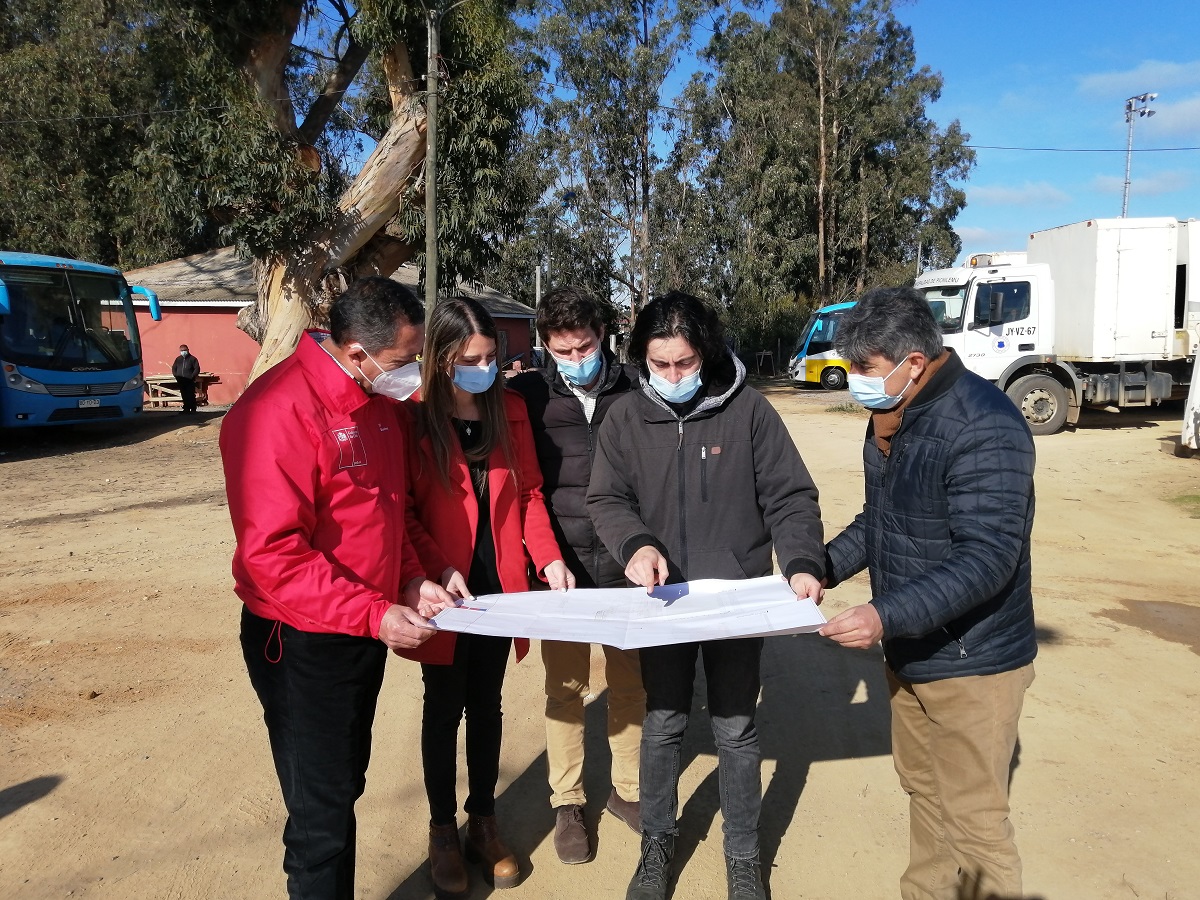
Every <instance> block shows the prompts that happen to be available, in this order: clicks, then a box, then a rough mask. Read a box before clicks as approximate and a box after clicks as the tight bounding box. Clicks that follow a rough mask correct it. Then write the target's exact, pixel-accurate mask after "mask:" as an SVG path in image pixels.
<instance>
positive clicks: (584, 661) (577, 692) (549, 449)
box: [509, 287, 646, 864]
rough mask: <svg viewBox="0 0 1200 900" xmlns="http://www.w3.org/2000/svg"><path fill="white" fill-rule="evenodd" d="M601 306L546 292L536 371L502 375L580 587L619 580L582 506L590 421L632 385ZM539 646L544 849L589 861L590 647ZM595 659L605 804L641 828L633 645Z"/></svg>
mask: <svg viewBox="0 0 1200 900" xmlns="http://www.w3.org/2000/svg"><path fill="white" fill-rule="evenodd" d="M609 312H610V310H608V309H607V308H606V307H605V306H604V305H603V304H602V303H600V301H598V300H597V299H596V298H595V297H593V296H591V295H590V294H589V293H588V292H587V291H584V290H582V289H580V288H574V287H564V288H559V289H558V290H555V291H551V292H550V293H549V294H547V295H546V297H545V298H544V299H543V300H542V302H541V305H540V306H539V307H538V314H537V329H538V334H539V336H540V337H541V339H542V343H543V344H544V345H545V347H546V349H547V350H548V351H549V359H548V360H547V365H546V368H545V369H544V370H542V371H540V372H527V373H524V374H522V375H519V376H517V377H515V378H513V379H512V380H511V381H510V382H509V387H512V388H514V389H515V390H517V391H519V392H520V393H521V394H522V396H524V397H525V403H526V405H527V407H528V409H529V419H530V421H531V423H532V424H533V434H534V439H535V441H536V443H537V454H538V462H539V464H540V465H541V468H542V476H543V478H544V479H545V482H544V485H543V490H544V492H545V494H546V499H547V501H548V503H549V506H550V519H551V522H552V524H553V526H554V531H555V537H556V538H557V539H558V545H559V547H560V548H561V549H562V552H563V556H564V558H565V560H566V563H567V566H568V567H569V568H570V570H571V572H572V573H573V574H574V575H575V581H576V584H577V586H578V587H581V588H597V587H626V585H627V582H626V581H625V570H624V567H623V566H621V565H620V564H619V563H617V561H616V560H614V559H613V558H612V556H611V555H610V554H609V552H608V550H606V549H605V547H604V544H603V543H601V542H600V539H599V538H598V537H597V536H596V531H595V529H594V528H593V526H592V520H591V518H590V517H589V515H588V513H587V508H586V504H587V491H588V483H589V482H590V481H591V475H592V460H593V457H594V455H595V447H596V433H597V431H598V430H599V428H600V423H601V422H602V421H603V420H604V416H605V414H606V413H607V412H608V409H609V408H610V407H611V406H612V404H613V403H615V402H616V401H617V400H618V399H619V398H620V397H622V396H624V395H625V394H626V393H628V392H629V391H630V390H631V389H632V388H633V387H634V386H635V385H636V383H637V378H636V374H633V375H632V376H631V373H630V372H629V371H627V370H626V369H625V368H624V367H623V366H622V365H621V364H620V363H618V362H617V361H616V359H615V358H614V357H613V355H612V354H611V353H610V352H609V351H608V350H607V349H606V348H605V347H604V334H605V326H606V323H607V322H608V321H609ZM541 648H542V661H543V663H544V665H545V667H546V757H547V760H548V762H549V770H550V805H551V806H552V807H553V808H554V809H555V810H556V821H555V827H554V849H555V851H556V852H557V853H558V858H559V859H560V860H561V861H562V862H564V863H567V864H575V863H584V862H588V861H589V860H590V859H591V858H592V845H591V842H590V840H589V836H588V829H587V823H586V822H585V820H584V815H583V808H584V803H585V801H586V797H585V795H584V790H583V757H584V751H583V748H584V700H585V699H586V698H587V697H588V696H589V695H590V694H591V684H590V673H591V656H592V647H591V645H590V644H580V643H570V642H566V641H542V642H541ZM604 659H605V678H606V680H607V682H608V744H609V748H610V750H611V751H612V775H611V777H612V784H613V788H612V792H611V793H610V794H609V797H608V804H607V809H608V811H609V812H610V813H612V814H613V815H614V816H616V817H617V818H618V819H620V820H621V821H622V822H624V823H625V824H627V825H628V826H629V827H630V828H632V829H633V830H634V831H635V832H637V833H638V834H641V830H642V821H641V815H640V813H639V797H640V794H639V784H638V771H639V754H640V752H641V740H642V719H643V718H644V717H645V714H646V695H645V692H644V691H643V689H642V676H641V666H640V663H639V657H638V651H636V650H620V649H617V648H616V647H605V648H604Z"/></svg>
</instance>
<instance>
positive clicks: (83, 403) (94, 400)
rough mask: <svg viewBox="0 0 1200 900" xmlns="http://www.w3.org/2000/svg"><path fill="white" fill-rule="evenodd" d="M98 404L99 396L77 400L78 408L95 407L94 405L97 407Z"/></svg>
mask: <svg viewBox="0 0 1200 900" xmlns="http://www.w3.org/2000/svg"><path fill="white" fill-rule="evenodd" d="M99 405H100V398H99V397H89V398H87V399H86V400H80V401H79V408H80V409H95V408H96V407H98V406H99Z"/></svg>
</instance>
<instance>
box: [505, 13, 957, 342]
mask: <svg viewBox="0 0 1200 900" xmlns="http://www.w3.org/2000/svg"><path fill="white" fill-rule="evenodd" d="M553 9H554V12H553V14H550V15H547V16H545V17H543V18H542V19H541V21H540V23H539V40H540V42H541V46H543V47H545V48H547V51H548V55H549V58H550V59H551V60H552V68H551V70H552V77H553V80H554V82H555V83H556V89H555V90H554V91H553V93H552V96H551V98H550V99H549V101H548V102H547V104H546V106H545V109H544V111H543V116H542V119H541V120H539V121H538V122H536V123H535V126H534V134H532V135H531V137H530V143H531V144H532V145H535V146H538V147H539V148H540V157H539V158H540V160H541V169H542V171H543V172H544V173H545V176H544V179H543V190H544V195H543V199H544V203H543V205H542V207H541V208H540V209H539V210H538V211H537V214H536V215H537V217H539V218H538V220H537V221H536V222H534V221H531V223H530V225H529V227H528V229H527V233H528V234H537V235H538V238H537V239H536V240H534V241H533V244H534V245H535V246H531V245H530V241H529V240H527V241H526V242H525V243H524V244H522V245H520V247H519V248H517V247H514V248H513V250H512V252H511V254H510V255H512V256H520V257H521V260H520V264H519V267H518V268H519V269H520V270H521V271H525V272H528V271H531V270H532V268H533V265H534V264H535V263H536V257H537V254H536V250H537V249H538V247H539V246H540V247H541V248H542V249H543V251H544V250H545V249H546V248H548V247H549V246H551V245H553V244H555V243H561V240H560V238H559V235H562V234H565V235H566V236H567V239H568V243H569V245H570V247H569V250H568V252H569V253H570V254H571V257H572V268H573V270H574V271H581V272H586V273H587V274H588V277H591V278H593V279H594V278H596V277H597V275H598V274H599V276H600V277H601V278H602V279H607V280H608V281H609V283H610V285H614V286H616V288H617V289H618V290H619V291H621V292H623V293H624V294H625V295H627V296H628V295H631V294H632V295H633V296H635V297H636V296H639V294H643V292H644V291H645V286H646V285H648V286H649V291H650V292H652V293H653V292H657V291H662V290H666V289H669V288H684V289H689V290H692V291H694V292H697V293H700V294H703V295H707V296H709V297H711V298H713V299H715V300H717V301H719V302H721V303H723V304H724V305H725V306H726V307H727V309H728V314H729V318H730V321H731V324H732V325H733V326H734V328H735V330H736V331H737V333H738V334H739V336H740V338H741V340H742V342H743V344H744V345H746V346H747V347H774V346H775V343H776V340H778V339H779V338H780V337H786V338H787V339H788V340H789V342H790V340H791V338H792V337H794V335H795V333H796V332H797V331H799V329H800V327H801V326H802V324H803V322H804V320H805V318H806V317H807V315H808V313H809V312H810V311H811V309H812V308H813V307H815V306H817V305H821V304H823V303H829V302H834V301H837V300H843V299H848V298H850V297H853V296H856V295H857V294H859V293H861V292H862V291H863V290H865V289H866V288H867V287H869V286H871V285H873V284H878V283H899V282H902V281H904V280H906V279H907V278H908V277H909V275H910V273H911V272H913V271H914V269H915V268H916V265H917V257H918V254H919V255H920V256H921V259H922V261H923V262H925V263H927V264H934V265H937V264H949V263H950V262H951V261H952V260H953V258H954V257H955V256H956V255H957V252H958V249H959V248H958V239H957V237H956V236H955V235H954V232H953V231H952V229H951V224H952V222H953V220H954V218H955V216H956V215H957V214H958V212H959V211H960V210H961V209H962V207H963V205H964V204H965V195H964V193H963V192H962V190H961V189H960V188H959V187H958V186H957V183H958V182H960V181H961V180H962V179H965V178H966V177H967V175H968V173H969V171H970V168H971V166H972V165H973V163H974V155H973V153H972V151H971V150H970V149H969V148H967V147H966V146H965V144H966V135H964V134H963V132H962V129H961V128H960V126H959V125H958V123H957V122H952V123H950V124H949V125H948V126H946V127H944V128H942V127H939V126H938V125H937V123H935V122H934V121H932V120H931V119H930V118H929V115H928V107H929V106H930V104H932V103H934V102H935V101H936V100H937V98H938V95H939V93H940V91H941V84H942V83H941V77H940V76H939V75H937V74H936V73H934V72H931V71H930V70H929V69H928V68H927V67H923V66H920V65H919V64H918V62H917V59H916V53H915V49H914V43H913V36H912V33H911V31H910V30H909V29H907V28H906V27H904V26H903V25H902V24H901V23H900V22H899V21H898V20H897V19H896V17H895V15H894V14H893V10H892V3H891V0H783V2H781V3H779V5H777V6H774V7H773V8H771V9H769V10H768V13H769V15H766V16H764V15H762V14H761V12H760V8H758V7H756V8H755V9H754V10H753V11H746V10H741V11H738V12H734V13H732V14H729V15H727V16H725V17H720V18H714V19H710V20H706V21H708V22H709V24H711V25H712V26H713V27H712V29H711V30H712V36H711V38H710V40H709V41H708V44H707V46H706V47H705V48H704V49H703V50H702V51H701V52H700V54H699V60H698V61H699V63H700V66H699V69H700V71H698V72H697V73H696V74H695V75H694V76H693V78H692V79H691V81H690V82H689V83H688V85H687V86H686V88H685V89H684V90H683V92H682V94H681V95H680V96H679V97H678V98H676V99H675V100H674V101H673V102H672V101H671V100H670V99H669V98H665V97H663V96H662V87H663V83H664V82H663V80H662V77H663V74H664V73H665V72H667V71H669V70H670V66H672V65H677V64H678V56H679V54H680V53H681V52H682V51H683V50H684V49H686V48H685V46H684V44H683V43H681V40H682V38H683V36H684V35H686V34H687V33H688V29H689V28H690V27H691V25H692V24H693V23H694V22H695V20H696V19H695V17H696V16H697V15H698V12H699V8H698V7H696V6H688V7H681V6H678V5H671V4H664V5H662V6H655V5H651V6H640V5H638V4H625V5H621V4H618V5H617V6H615V7H614V6H611V5H609V6H605V7H604V8H603V9H600V8H598V7H593V6H592V5H589V4H588V3H585V2H581V0H571V2H567V3H564V4H561V5H555V6H554V7H553ZM645 10H649V11H650V16H651V18H652V20H653V21H655V22H657V26H656V27H657V31H655V30H654V29H653V28H652V29H650V30H648V31H646V30H643V32H642V33H646V34H659V35H663V36H665V37H663V38H662V39H660V40H659V41H658V42H657V43H655V42H651V43H650V45H648V46H645V47H643V46H642V44H644V43H645V42H641V43H639V41H638V40H637V39H636V35H635V34H634V32H635V31H636V29H634V28H633V27H632V25H630V24H629V23H635V24H636V22H637V14H638V13H639V11H645ZM622 17H624V18H622ZM706 28H707V25H706ZM643 72H644V74H640V73H643ZM639 78H640V79H641V80H640V81H639V80H638V79H639ZM635 86H636V89H635ZM647 121H649V122H651V123H653V124H654V129H653V135H654V136H653V138H652V139H651V140H650V142H649V144H648V148H649V152H648V153H646V155H645V157H644V159H645V160H646V161H647V162H649V166H648V167H647V166H645V164H644V163H643V158H642V157H639V156H638V152H637V151H638V149H639V147H640V146H646V145H645V144H639V140H640V137H641V135H642V134H643V133H644V131H645V124H644V123H645V122H647ZM533 155H534V156H536V154H533ZM642 174H645V177H644V178H641V180H639V178H640V176H641V175H642ZM564 199H569V200H570V204H569V206H568V207H567V208H564V209H562V210H561V211H560V210H559V206H560V204H561V201H562V200H564ZM639 204H640V205H639ZM542 220H545V221H548V222H557V223H558V228H547V227H545V226H544V225H543V224H541V223H542ZM640 235H645V239H640ZM561 253H563V250H561V249H559V250H556V251H555V256H558V255H559V254H561ZM639 254H641V256H639ZM580 257H587V258H589V259H590V260H591V261H592V263H591V265H580V264H579V263H578V262H576V261H575V260H578V259H579V258H580ZM606 268H607V274H606V275H604V274H601V273H603V272H604V270H605V269H606ZM561 271H562V269H560V272H561ZM525 283H528V279H526V281H525ZM585 283H586V282H585ZM643 295H644V294H643Z"/></svg>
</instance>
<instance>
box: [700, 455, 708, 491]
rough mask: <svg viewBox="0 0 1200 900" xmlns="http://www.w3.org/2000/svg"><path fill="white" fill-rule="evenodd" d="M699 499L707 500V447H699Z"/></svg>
mask: <svg viewBox="0 0 1200 900" xmlns="http://www.w3.org/2000/svg"><path fill="white" fill-rule="evenodd" d="M700 499H701V500H702V501H704V502H705V503H707V502H708V448H707V447H701V448H700Z"/></svg>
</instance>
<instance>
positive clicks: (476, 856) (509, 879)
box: [467, 816, 521, 890]
mask: <svg viewBox="0 0 1200 900" xmlns="http://www.w3.org/2000/svg"><path fill="white" fill-rule="evenodd" d="M467 859H469V860H470V861H471V862H473V863H478V864H479V871H480V872H481V873H482V874H483V877H484V880H485V881H487V883H488V884H490V885H492V886H493V887H495V888H496V889H497V890H504V889H505V888H514V887H516V886H517V885H518V884H519V883H520V882H521V867H520V866H519V865H517V858H516V857H515V856H513V854H512V851H510V850H509V849H508V847H506V846H504V841H502V840H500V834H499V832H498V831H497V829H496V817H495V816H468V817H467Z"/></svg>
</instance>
